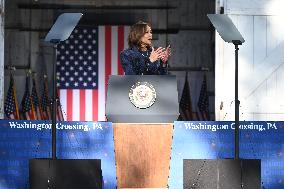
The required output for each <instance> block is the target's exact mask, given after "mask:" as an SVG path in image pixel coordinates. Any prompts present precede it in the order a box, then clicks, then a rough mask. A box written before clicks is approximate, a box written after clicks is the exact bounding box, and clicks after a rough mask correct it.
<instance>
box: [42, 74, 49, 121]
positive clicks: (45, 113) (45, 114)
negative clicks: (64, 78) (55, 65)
mask: <svg viewBox="0 0 284 189" xmlns="http://www.w3.org/2000/svg"><path fill="white" fill-rule="evenodd" d="M43 82H44V83H43V88H42V94H41V109H42V113H43V118H42V119H44V120H49V119H51V112H50V100H49V98H48V91H47V89H48V87H47V76H46V75H44V80H43Z"/></svg>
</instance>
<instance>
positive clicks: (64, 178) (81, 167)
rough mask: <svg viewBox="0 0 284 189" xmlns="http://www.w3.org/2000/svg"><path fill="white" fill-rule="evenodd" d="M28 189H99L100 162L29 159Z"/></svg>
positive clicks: (100, 176)
mask: <svg viewBox="0 0 284 189" xmlns="http://www.w3.org/2000/svg"><path fill="white" fill-rule="evenodd" d="M29 166H30V187H29V189H47V188H52V189H83V188H84V189H101V188H102V171H101V160H99V159H92V160H79V159H78V160H74V159H64V160H63V159H60V160H52V159H31V160H30V165H29Z"/></svg>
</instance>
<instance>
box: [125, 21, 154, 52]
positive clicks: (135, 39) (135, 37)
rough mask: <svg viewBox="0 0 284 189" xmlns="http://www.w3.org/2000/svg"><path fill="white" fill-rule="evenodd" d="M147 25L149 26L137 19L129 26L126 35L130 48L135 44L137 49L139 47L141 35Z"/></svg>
mask: <svg viewBox="0 0 284 189" xmlns="http://www.w3.org/2000/svg"><path fill="white" fill-rule="evenodd" d="M147 26H150V25H149V24H148V23H146V22H142V21H139V22H137V23H135V24H134V25H132V26H131V28H130V32H129V35H128V46H129V48H132V47H134V46H137V47H138V48H139V49H140V48H141V41H140V39H141V37H143V35H144V34H145V33H146V31H147Z"/></svg>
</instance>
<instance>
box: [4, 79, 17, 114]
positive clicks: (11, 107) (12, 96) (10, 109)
mask: <svg viewBox="0 0 284 189" xmlns="http://www.w3.org/2000/svg"><path fill="white" fill-rule="evenodd" d="M4 112H5V116H6V118H7V119H20V115H19V106H18V101H17V97H16V90H15V86H14V78H13V75H12V74H11V75H10V84H9V89H8V93H7V97H6V100H5V105H4Z"/></svg>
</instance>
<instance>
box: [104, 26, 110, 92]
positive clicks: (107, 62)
mask: <svg viewBox="0 0 284 189" xmlns="http://www.w3.org/2000/svg"><path fill="white" fill-rule="evenodd" d="M110 74H111V26H106V27H105V86H106V88H105V92H106V91H107V83H108V77H109V75H110ZM105 94H106V93H105Z"/></svg>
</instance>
